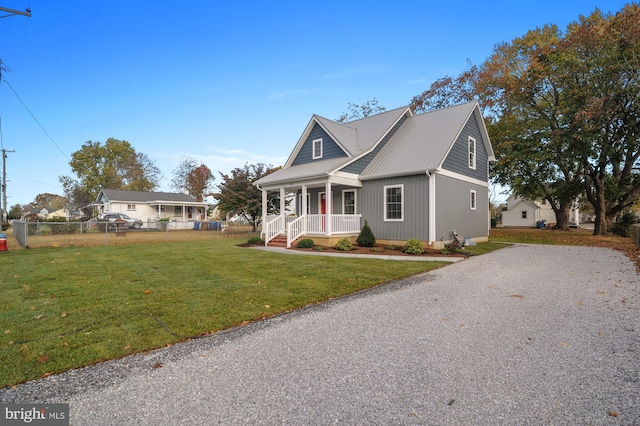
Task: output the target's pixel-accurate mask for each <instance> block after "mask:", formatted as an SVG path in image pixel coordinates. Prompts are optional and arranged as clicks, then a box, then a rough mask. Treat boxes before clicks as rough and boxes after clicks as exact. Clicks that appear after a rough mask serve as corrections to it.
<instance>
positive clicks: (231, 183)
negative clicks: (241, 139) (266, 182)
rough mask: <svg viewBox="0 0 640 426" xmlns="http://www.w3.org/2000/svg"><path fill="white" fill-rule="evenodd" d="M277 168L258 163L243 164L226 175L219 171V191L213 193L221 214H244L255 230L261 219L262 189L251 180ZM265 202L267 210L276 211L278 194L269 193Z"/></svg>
mask: <svg viewBox="0 0 640 426" xmlns="http://www.w3.org/2000/svg"><path fill="white" fill-rule="evenodd" d="M279 169H280V167H275V168H274V167H272V166H267V165H265V164H262V163H258V164H245V165H244V167H238V168H235V169H233V170H231V173H230V174H228V175H226V174H223V173H220V177H221V178H222V183H220V184H219V185H218V190H219V192H218V193H216V194H213V196H214V197H215V198H216V199H217V200H218V209H219V210H220V211H221V212H222V213H223V214H238V215H242V216H244V217H245V218H246V219H247V220H248V221H249V223H251V225H252V226H253V232H256V231H257V230H258V225H259V224H260V222H261V219H262V191H260V189H258V188H256V187H255V186H254V185H253V182H255V181H256V180H258V179H260V178H262V177H264V176H267V175H268V174H271V173H273V172H275V171H276V170H279ZM267 203H268V206H267V209H268V212H269V213H277V212H278V211H279V209H280V201H279V194H270V195H269V197H268V199H267Z"/></svg>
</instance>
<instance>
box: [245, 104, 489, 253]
mask: <svg viewBox="0 0 640 426" xmlns="http://www.w3.org/2000/svg"><path fill="white" fill-rule="evenodd" d="M494 160H495V159H494V155H493V149H492V147H491V142H490V140H489V135H488V134H487V130H486V127H485V124H484V120H483V118H482V114H481V112H480V109H479V107H478V104H477V103H476V102H470V103H466V104H462V105H458V106H454V107H450V108H445V109H442V110H438V111H432V112H428V113H424V114H419V115H414V114H412V112H411V110H410V109H409V108H408V107H404V108H399V109H394V110H391V111H387V112H383V113H381V114H377V115H374V116H369V117H366V118H363V119H360V120H356V121H352V122H348V123H338V122H336V121H332V120H329V119H326V118H323V117H320V116H318V115H313V116H312V117H311V120H310V121H309V124H308V125H307V127H306V129H305V130H304V132H303V133H302V136H301V137H300V139H299V140H298V143H297V144H296V145H295V147H294V148H293V151H292V152H291V155H290V156H289V158H288V160H287V162H286V163H285V165H284V166H283V168H282V169H280V170H278V171H276V172H274V173H272V174H270V175H267V176H265V177H263V178H261V179H259V180H258V181H256V182H255V183H254V185H256V186H257V187H258V188H259V189H261V190H262V206H263V208H262V211H263V212H266V204H267V194H268V192H278V193H279V194H280V199H281V209H280V211H281V212H283V213H281V214H280V215H279V216H276V217H268V218H267V217H266V216H265V218H264V219H263V228H262V229H263V233H264V237H265V244H268V243H269V241H270V240H272V239H273V238H275V237H276V236H278V235H283V234H286V236H287V246H290V245H291V243H292V242H293V241H294V240H295V239H297V238H299V237H301V236H306V237H311V238H313V239H314V240H316V239H321V240H323V241H324V242H325V243H328V244H332V243H333V242H334V241H337V240H338V239H340V238H343V237H351V238H353V237H355V236H357V235H358V233H359V232H360V229H361V227H362V226H363V225H364V221H365V220H366V221H367V222H368V223H369V226H370V227H371V229H372V231H373V233H374V235H375V237H376V239H377V241H379V242H381V243H387V244H401V243H404V242H405V241H407V240H409V239H412V238H415V239H417V240H419V241H421V242H422V243H423V244H424V245H433V246H437V247H440V246H442V245H443V243H445V242H448V241H452V240H453V235H452V231H453V230H456V231H457V233H458V234H459V235H462V236H464V237H466V238H473V239H474V240H476V241H485V240H487V238H488V235H489V228H490V220H489V194H488V181H489V162H490V161H494ZM288 193H295V194H296V198H295V199H296V204H295V205H296V216H295V217H291V216H288V215H286V214H285V213H284V208H283V202H282V200H283V199H284V197H285V195H286V194H288ZM327 194H329V195H328V196H327Z"/></svg>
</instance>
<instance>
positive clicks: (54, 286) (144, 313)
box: [0, 238, 447, 387]
mask: <svg viewBox="0 0 640 426" xmlns="http://www.w3.org/2000/svg"><path fill="white" fill-rule="evenodd" d="M245 241H246V239H245V240H240V239H237V238H236V239H215V240H195V241H171V242H165V243H147V244H135V245H118V246H115V245H113V246H111V245H110V246H94V247H64V248H48V249H31V250H10V251H7V252H3V253H2V254H0V277H1V278H0V359H1V360H2V362H1V363H0V387H4V386H8V385H12V384H16V383H20V382H24V381H27V380H31V379H35V378H39V377H42V376H43V375H48V374H50V373H57V372H62V371H65V370H68V369H71V368H75V367H80V366H83V365H88V364H93V363H96V362H100V361H103V360H107V359H113V358H118V357H122V356H126V355H128V354H131V353H135V352H140V351H145V350H149V349H153V348H158V347H162V346H165V345H167V344H171V343H175V342H178V341H183V340H185V339H187V338H189V336H198V335H203V334H205V333H209V332H215V331H217V330H222V329H225V328H228V327H232V326H235V325H238V324H243V323H245V322H248V321H253V320H258V319H261V318H264V317H269V316H272V315H275V314H278V313H281V312H284V311H287V310H291V309H295V308H298V307H301V306H304V305H307V304H310V303H314V302H320V301H324V300H327V299H330V298H334V297H339V296H341V295H345V294H350V293H353V292H356V291H358V290H361V289H365V288H370V287H373V286H376V285H378V284H381V283H385V282H389V281H392V280H395V279H398V278H401V277H406V276H410V275H414V274H418V273H421V272H425V271H428V270H431V269H434V268H438V267H442V266H444V265H445V264H447V263H446V262H406V261H393V260H377V259H353V258H335V257H324V256H303V255H282V254H277V253H271V252H265V251H259V250H253V249H249V248H241V247H237V244H239V243H241V242H245Z"/></svg>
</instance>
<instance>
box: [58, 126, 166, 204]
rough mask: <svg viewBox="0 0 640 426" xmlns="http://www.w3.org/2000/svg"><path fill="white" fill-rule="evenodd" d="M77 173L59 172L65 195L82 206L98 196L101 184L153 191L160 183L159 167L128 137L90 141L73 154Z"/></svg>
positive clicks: (72, 162)
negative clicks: (124, 139) (63, 173)
mask: <svg viewBox="0 0 640 426" xmlns="http://www.w3.org/2000/svg"><path fill="white" fill-rule="evenodd" d="M69 165H70V166H71V170H72V171H73V173H74V174H75V175H76V177H75V178H73V177H70V176H60V182H61V183H62V186H63V188H64V190H65V194H66V196H67V197H68V198H69V199H71V200H72V202H73V203H74V204H75V205H76V206H77V207H81V206H83V205H86V204H88V203H90V202H91V201H93V200H95V197H96V196H97V195H98V192H99V191H100V189H101V188H111V189H125V190H131V191H152V190H154V189H155V188H156V187H157V186H158V182H159V180H160V177H161V173H160V169H158V167H157V166H156V165H155V163H154V162H153V161H152V160H151V159H150V158H149V157H148V156H147V155H146V154H143V153H139V152H136V150H135V149H134V148H133V146H131V144H130V143H129V142H127V141H121V140H118V139H114V138H109V139H107V141H106V142H105V143H104V144H102V143H100V142H92V141H88V142H85V143H84V144H83V145H82V148H81V149H80V150H78V151H76V152H74V153H73V154H71V161H70V162H69Z"/></svg>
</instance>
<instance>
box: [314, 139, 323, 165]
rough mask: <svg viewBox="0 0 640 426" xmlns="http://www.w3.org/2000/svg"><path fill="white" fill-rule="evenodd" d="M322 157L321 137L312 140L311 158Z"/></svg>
mask: <svg viewBox="0 0 640 426" xmlns="http://www.w3.org/2000/svg"><path fill="white" fill-rule="evenodd" d="M318 158H322V138H320V139H314V140H313V159H314V160H316V159H318Z"/></svg>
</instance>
